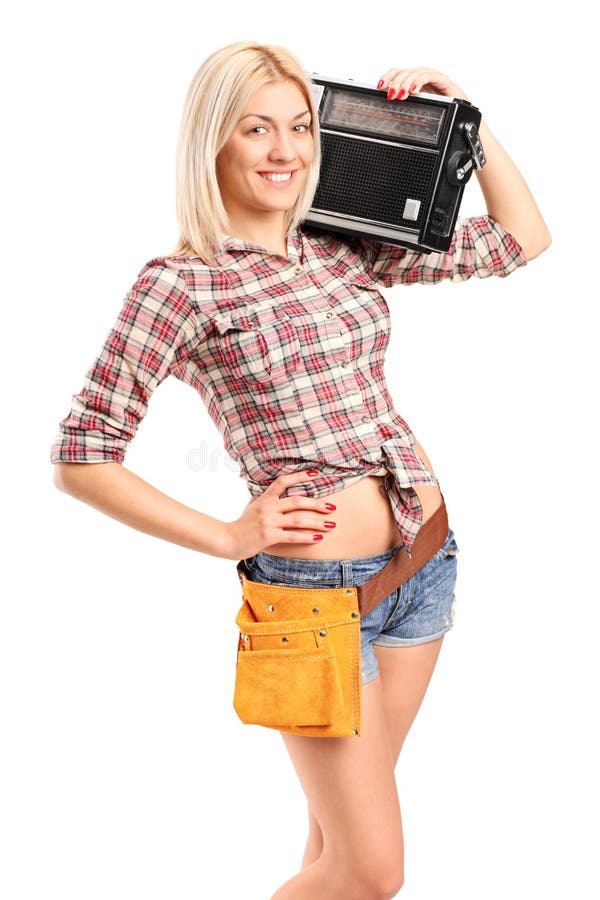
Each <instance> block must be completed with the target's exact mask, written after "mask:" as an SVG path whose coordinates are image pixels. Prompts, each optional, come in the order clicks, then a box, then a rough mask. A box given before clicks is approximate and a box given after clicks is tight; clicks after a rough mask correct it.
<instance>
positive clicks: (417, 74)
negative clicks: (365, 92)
mask: <svg viewBox="0 0 600 900" xmlns="http://www.w3.org/2000/svg"><path fill="white" fill-rule="evenodd" d="M377 87H378V89H379V90H381V91H387V96H388V100H404V99H405V98H406V97H408V96H409V95H410V94H416V93H418V92H419V91H423V90H424V91H426V92H427V93H432V94H443V95H445V96H447V97H463V98H465V97H464V93H463V92H462V91H461V89H460V88H459V87H457V85H455V84H453V82H452V81H450V79H449V78H448V76H447V75H444V74H443V72H438V71H437V69H431V68H429V67H428V66H420V67H413V68H409V69H388V70H387V72H385V74H384V75H382V76H381V78H380V80H379V82H378V84H377ZM465 99H466V98H465Z"/></svg>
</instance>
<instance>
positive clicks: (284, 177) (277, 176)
mask: <svg viewBox="0 0 600 900" xmlns="http://www.w3.org/2000/svg"><path fill="white" fill-rule="evenodd" d="M261 175H262V177H263V178H266V179H267V181H289V180H290V178H291V177H292V173H291V172H282V173H279V172H269V173H264V172H261Z"/></svg>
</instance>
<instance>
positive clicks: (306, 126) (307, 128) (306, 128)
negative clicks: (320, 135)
mask: <svg viewBox="0 0 600 900" xmlns="http://www.w3.org/2000/svg"><path fill="white" fill-rule="evenodd" d="M294 128H300V129H302V130H301V131H300V134H302V133H303V132H305V131H310V122H302V123H301V124H300V125H294Z"/></svg>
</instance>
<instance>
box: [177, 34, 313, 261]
mask: <svg viewBox="0 0 600 900" xmlns="http://www.w3.org/2000/svg"><path fill="white" fill-rule="evenodd" d="M288 80H290V81H294V82H295V83H296V84H297V85H298V87H299V88H300V90H301V91H302V93H303V95H304V97H305V99H306V103H307V106H308V108H309V109H310V111H311V116H312V125H311V131H312V134H313V138H314V159H313V162H312V164H311V167H310V170H309V173H308V177H307V179H306V182H305V184H304V186H303V188H302V190H301V192H300V195H299V197H298V200H297V201H296V203H295V205H294V206H293V207H292V208H291V209H289V210H288V211H287V212H286V227H287V230H288V231H289V230H291V229H293V228H295V227H296V226H297V225H298V224H299V223H300V221H301V220H302V219H303V218H304V217H305V216H306V214H307V212H308V210H309V209H310V206H311V203H312V199H313V196H314V193H315V191H316V188H317V182H318V180H319V168H320V162H321V154H320V136H319V123H318V114H317V110H316V108H315V103H314V100H313V94H312V91H311V84H310V78H309V76H308V74H307V73H306V72H305V70H304V69H303V67H302V65H301V63H300V62H299V60H297V59H296V58H295V57H294V56H293V55H292V54H291V53H290V52H289V51H288V50H286V49H285V48H284V47H279V46H276V45H272V44H269V45H266V44H257V43H254V42H248V41H239V42H237V43H234V44H228V45H227V46H226V47H222V48H221V49H220V50H217V51H216V52H215V53H213V54H212V55H211V56H209V57H208V59H206V60H205V61H204V62H203V63H202V65H201V66H200V68H199V69H198V71H197V72H196V74H195V75H194V78H193V79H192V83H191V84H190V86H189V89H188V92H187V96H186V99H185V104H184V108H183V115H182V120H181V128H180V131H179V141H178V146H177V166H176V204H177V219H178V222H179V230H180V235H179V241H178V243H177V246H176V247H175V249H174V250H173V251H172V252H171V253H169V254H168V256H184V257H188V256H199V257H200V258H201V259H202V260H203V261H204V262H206V263H207V265H214V264H215V259H214V256H213V254H214V253H215V252H218V250H219V247H220V245H221V240H222V236H223V235H227V234H229V233H230V230H231V225H230V222H229V219H228V216H227V211H226V210H225V207H224V205H223V200H222V197H221V191H220V189H219V183H218V180H217V171H216V160H217V156H218V154H219V152H220V150H221V149H222V147H223V145H224V144H225V143H226V142H227V140H228V138H229V137H230V135H231V133H232V132H233V129H234V128H235V126H236V124H237V122H238V121H239V119H240V118H241V116H242V114H243V111H244V109H245V107H246V104H247V103H248V101H249V100H250V97H252V95H253V94H254V92H255V91H256V90H258V89H259V88H261V87H262V86H263V85H265V84H269V83H270V82H273V81H288Z"/></svg>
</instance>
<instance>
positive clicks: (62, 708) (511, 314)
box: [0, 0, 599, 900]
mask: <svg viewBox="0 0 600 900" xmlns="http://www.w3.org/2000/svg"><path fill="white" fill-rule="evenodd" d="M3 31H4V41H3V44H4V47H3V58H2V63H1V64H2V73H1V74H2V94H3V103H2V108H3V119H4V126H5V128H4V138H3V141H2V154H3V165H2V176H3V182H4V184H3V188H2V196H3V201H2V205H3V213H4V215H3V220H4V221H3V225H2V227H3V235H2V241H1V244H0V246H1V248H2V252H3V265H2V293H3V297H2V303H3V319H4V323H5V328H6V330H5V332H4V341H3V344H4V354H3V359H2V363H3V368H4V373H3V378H2V390H3V412H4V415H3V426H4V429H3V430H4V437H3V440H2V448H3V453H4V465H3V474H4V488H3V494H4V497H3V501H4V502H3V504H2V506H3V519H4V523H5V529H6V530H5V536H4V540H3V549H4V551H5V562H4V564H3V574H4V575H5V578H6V586H5V589H4V591H3V600H2V610H1V622H0V626H1V627H0V685H1V687H0V691H1V694H0V697H1V701H0V702H1V706H0V722H1V727H2V730H3V735H2V739H1V743H0V752H1V753H2V755H3V762H2V764H1V766H0V772H1V775H0V778H1V785H0V787H1V797H0V809H1V813H0V815H1V820H0V823H1V828H2V834H1V835H0V847H1V848H2V850H1V853H2V855H3V856H4V860H3V862H2V865H1V867H0V868H1V871H2V874H1V875H0V879H1V883H0V888H1V890H2V894H3V896H4V897H5V898H6V900H33V898H35V900H38V898H46V897H60V898H61V900H72V898H73V900H74V898H77V900H80V898H86V900H100V898H101V900H106V898H108V897H110V898H111V900H125V898H126V900H135V898H144V900H155V898H161V900H163V898H164V900H167V898H169V900H171V898H174V897H177V898H178V900H189V898H197V897H210V898H231V897H238V896H240V897H241V896H244V897H245V898H247V900H266V898H268V897H270V896H271V894H272V893H273V892H274V891H275V889H276V888H277V887H278V886H279V885H280V884H281V883H283V882H284V881H285V880H286V879H287V878H289V877H290V876H291V875H292V874H293V873H294V872H295V871H297V870H298V868H299V865H300V860H301V856H302V851H303V846H304V840H305V836H306V806H305V800H304V796H303V794H302V792H301V789H300V787H299V784H298V782H297V780H296V776H295V773H294V771H293V768H292V766H291V763H290V761H289V758H288V757H287V754H286V751H285V748H284V745H283V742H282V741H281V738H280V736H279V735H278V734H277V732H271V731H268V730H266V729H260V728H257V727H249V726H244V725H242V724H241V723H240V722H239V721H238V719H237V717H236V715H235V712H234V710H233V707H232V705H231V698H232V692H233V679H234V667H235V647H236V642H237V629H236V626H235V623H234V618H235V614H236V612H237V609H238V606H239V602H240V598H239V591H238V582H237V576H236V573H235V563H234V562H233V561H229V560H224V559H217V558H215V557H210V556H207V555H199V554H195V553H193V552H192V551H189V550H186V549H183V548H181V547H178V546H176V545H174V544H169V543H167V542H163V541H160V540H157V539H153V538H151V537H149V536H147V535H144V534H141V533H139V532H137V531H134V530H133V529H129V528H126V527H125V526H124V525H121V524H120V523H119V522H117V521H115V520H113V519H110V518H108V517H106V516H103V515H101V514H99V513H98V512H97V511H95V510H94V509H92V508H90V507H88V506H86V505H84V504H82V503H79V502H77V501H75V500H74V499H72V498H71V497H69V496H67V495H65V494H62V493H60V492H59V491H57V490H56V489H55V487H54V486H53V484H52V474H53V470H52V466H51V464H50V462H49V450H50V444H51V442H52V440H53V438H54V435H55V433H56V431H57V429H58V422H59V420H60V419H62V418H63V417H64V416H65V415H66V414H67V412H68V409H69V406H70V401H71V395H72V394H74V393H76V392H78V391H79V389H80V387H81V384H82V381H83V376H84V373H85V371H86V369H87V368H88V367H89V365H90V364H91V363H92V362H93V360H94V358H95V356H96V353H97V352H98V351H99V349H100V347H101V345H102V343H103V341H104V338H105V336H106V334H107V333H108V330H109V328H110V326H111V325H112V323H113V321H114V319H115V318H116V316H117V314H118V312H119V309H120V307H121V304H122V301H123V298H124V296H125V293H126V291H127V289H128V288H129V287H130V285H131V284H132V283H133V281H134V280H135V278H136V276H137V273H138V272H139V270H140V269H141V268H142V266H143V264H144V263H145V262H146V261H147V260H148V259H150V258H152V257H153V256H155V255H160V254H161V253H165V252H169V251H170V250H171V249H172V248H173V246H174V244H175V240H176V237H177V225H176V218H175V196H174V162H175V146H176V137H177V130H178V127H179V117H180V114H181V109H182V106H183V100H184V96H185V92H186V90H187V87H188V84H189V82H190V80H191V78H192V76H193V74H194V72H195V71H196V69H197V68H198V66H199V65H200V63H201V62H202V60H203V59H204V58H205V57H206V56H207V55H208V54H209V53H211V52H212V51H213V50H215V49H217V48H218V47H220V46H222V45H223V44H227V43H230V42H232V41H234V40H242V39H253V40H260V41H262V42H273V43H280V44H284V45H286V46H288V47H290V49H292V50H293V51H294V52H295V53H296V54H297V55H298V56H299V57H300V58H301V59H302V61H303V63H304V65H305V67H306V68H307V70H308V71H315V72H321V73H324V74H337V75H341V76H344V77H345V76H350V77H354V78H356V79H357V80H362V81H369V82H372V83H374V84H375V83H376V82H377V80H378V79H379V77H380V75H381V74H382V73H383V72H384V71H385V70H386V69H387V68H389V67H391V66H405V65H431V66H434V67H436V68H438V69H441V70H442V71H446V72H448V74H449V75H450V76H451V77H452V78H453V79H454V80H455V81H456V82H457V83H458V84H459V85H461V87H463V89H464V90H465V91H466V93H467V95H468V96H469V97H470V99H471V100H472V102H473V103H475V104H476V105H478V106H479V107H480V108H481V109H482V111H483V113H484V115H485V117H486V119H487V121H488V123H489V125H490V127H491V128H492V130H493V131H494V132H495V134H496V135H497V137H498V138H499V140H500V141H501V142H502V143H503V144H504V146H505V147H506V149H507V150H508V151H509V153H511V155H512V156H513V157H514V159H515V160H516V162H517V164H518V165H519V167H520V168H521V171H522V172H523V174H524V175H525V177H526V179H527V181H528V183H529V184H530V186H531V188H532V190H533V193H534V195H535V197H536V198H537V200H538V203H539V206H540V208H541V210H542V211H543V214H544V215H545V217H546V220H547V222H548V224H549V227H550V230H551V232H552V235H553V244H552V247H551V248H550V249H549V250H548V251H547V252H546V253H545V254H543V255H542V256H541V257H540V258H538V259H536V260H535V261H533V262H532V263H530V264H529V265H528V266H527V267H525V268H522V269H521V270H519V271H517V272H516V273H515V274H514V275H511V276H510V277H509V278H508V279H505V280H502V279H488V280H486V281H477V280H475V279H473V280H472V281H470V282H467V283H465V284H462V285H452V284H442V285H439V286H437V287H436V288H435V289H434V288H432V287H423V286H414V287H412V288H411V289H410V290H408V289H402V288H395V289H393V290H390V291H386V296H387V299H388V302H389V304H390V307H391V311H392V328H393V334H392V342H391V345H390V348H389V352H388V361H387V376H388V382H389V386H390V389H391V391H392V395H393V397H394V400H395V404H396V408H397V409H398V410H399V411H400V412H401V414H402V415H403V416H405V418H406V419H407V420H408V422H409V423H410V424H411V426H412V427H413V429H414V431H415V433H416V434H417V437H418V438H419V440H420V441H421V442H422V443H423V444H424V446H425V448H426V450H427V451H428V453H429V455H430V458H431V460H432V463H433V465H434V468H435V469H436V472H437V475H438V477H439V479H440V482H441V484H442V488H443V491H444V494H445V497H446V501H447V504H448V507H449V510H450V513H451V524H452V527H453V529H454V531H455V533H456V536H457V540H458V543H459V546H460V548H461V555H460V557H459V567H460V568H459V585H458V590H457V593H458V605H457V614H456V623H455V628H454V630H453V631H451V632H450V634H449V635H448V637H447V639H446V641H445V644H444V647H443V649H442V653H441V656H440V659H439V663H438V666H437V669H436V671H435V673H434V676H433V679H432V682H431V685H430V687H429V691H428V694H427V696H426V698H425V701H424V703H423V706H422V708H421V710H420V712H419V715H418V717H417V720H416V722H415V724H414V726H413V728H412V731H411V733H410V735H409V737H408V739H407V742H406V745H405V748H404V750H403V752H402V756H401V758H400V762H399V764H398V769H397V778H398V786H399V793H400V799H401V806H402V812H403V822H404V829H405V838H406V883H405V886H404V888H403V890H402V892H401V895H402V897H404V898H405V900H442V898H444V900H482V898H485V900H501V898H502V900H505V898H506V897H516V898H521V897H523V898H525V897H527V898H530V897H536V898H537V897H543V898H545V900H555V898H563V897H564V898H567V897H568V898H571V897H574V898H577V900H588V898H589V900H591V898H592V897H597V896H598V893H597V891H598V884H597V882H598V877H597V871H596V870H595V869H593V868H592V860H593V856H594V853H595V851H596V849H597V843H598V834H597V832H596V821H595V816H594V813H595V809H596V806H597V803H598V792H597V788H598V784H597V779H596V770H597V760H598V752H599V747H598V744H597V743H596V739H595V737H594V732H593V727H594V724H595V723H594V720H595V719H596V718H597V699H596V684H595V682H596V683H597V678H598V671H597V668H596V659H595V657H596V633H597V629H598V625H599V617H598V612H597V608H598V600H599V592H598V588H597V581H596V569H597V567H596V565H595V564H594V559H595V556H596V553H597V530H596V525H597V517H596V515H595V513H596V509H597V504H598V492H597V459H598V452H597V451H598V448H597V443H596V437H595V426H596V418H597V409H598V400H597V383H598V382H597V369H596V365H595V359H596V357H597V334H598V332H597V328H595V327H593V322H594V321H595V305H596V303H597V288H596V276H597V266H598V263H597V256H598V254H597V250H596V243H597V236H596V235H597V229H596V228H594V226H595V224H596V216H595V211H596V210H597V193H596V196H595V197H594V196H593V194H594V190H595V184H596V183H597V180H598V174H597V165H596V163H595V162H594V161H593V158H594V155H595V143H594V141H593V140H591V139H590V135H589V134H588V130H589V128H590V123H591V121H593V120H594V119H596V118H597V115H596V105H597V98H596V97H595V93H594V91H593V88H594V82H593V80H592V77H591V65H589V63H588V54H589V53H591V31H592V29H591V25H590V22H589V21H588V22H586V21H585V18H584V13H583V12H582V11H581V8H580V9H578V5H577V4H570V5H569V7H568V10H567V9H566V8H565V9H563V10H560V8H559V11H557V12H553V11H552V8H551V7H549V6H548V5H546V4H542V3H538V4H531V3H530V4H524V3H516V2H513V0H507V2H505V3H503V4H479V5H473V4H462V5H460V4H459V5H455V6H454V7H452V9H451V8H450V7H449V6H448V4H447V3H445V2H444V3H442V2H439V0H435V2H429V3H428V4H427V5H426V7H423V8H422V7H421V5H420V4H414V5H409V4H390V3H385V4H378V5H376V4H364V5H362V4H361V5H360V6H359V5H352V4H345V5H340V6H338V5H337V4H330V5H329V6H327V5H325V4H323V3H308V4H306V3H305V4H293V5H291V6H286V5H285V4H284V5H281V4H277V5H275V4H250V3H240V2H228V3H227V4H214V5H211V6H208V5H206V4H201V3H199V2H197V3H189V2H184V0H172V2H171V3H169V4H165V3H162V4H161V3H156V2H151V0H146V2H144V3H141V2H140V3H136V2H130V0H123V2H120V3H114V2H108V3H105V4H103V5H94V6H90V5H88V4H81V3H79V4H78V3H74V2H73V3H68V2H60V0H58V2H54V3H50V4H41V3H39V4H34V3H26V2H25V3H22V4H20V5H19V7H18V12H16V11H13V13H12V15H11V18H10V20H9V21H8V22H5V27H4V29H3ZM586 151H589V152H590V153H591V158H590V157H589V156H588V155H587V152H586ZM588 160H589V161H588ZM588 210H594V216H592V215H589V214H588ZM480 212H484V204H483V198H482V196H481V194H480V191H479V188H478V186H477V184H476V179H475V178H473V179H472V181H471V183H470V184H469V186H468V188H467V192H466V195H465V200H464V204H463V208H462V210H461V213H462V214H464V213H467V214H469V213H472V214H476V213H480ZM7 320H8V322H7ZM414 372H418V373H419V375H418V378H414V377H409V373H414ZM198 451H200V453H204V462H202V461H200V464H199V465H194V464H193V460H194V459H196V461H198V459H199V458H200V459H201V457H198ZM126 465H127V466H128V467H129V468H130V469H132V470H133V471H135V472H136V473H137V474H139V475H140V476H141V477H143V478H145V479H147V480H148V481H150V482H151V483H152V484H154V485H156V486H157V487H158V488H160V489H161V490H163V491H165V492H166V493H168V494H170V495H171V496H173V497H175V498H177V499H178V500H180V501H182V502H184V503H186V504H188V505H190V506H194V507H197V508H198V509H200V510H202V511H203V512H206V513H208V514H210V515H213V516H216V517H218V518H221V519H223V520H232V519H234V518H237V517H238V516H239V515H240V513H241V511H242V509H243V507H244V506H245V504H246V503H247V501H248V499H249V495H248V493H247V491H246V488H245V485H244V482H243V481H242V480H241V479H240V478H239V477H238V472H237V468H236V467H235V465H234V464H233V463H232V462H231V461H229V460H228V459H227V458H226V457H225V455H224V453H223V451H222V449H221V443H220V438H219V435H218V432H217V430H216V428H215V426H214V425H213V423H212V421H211V420H210V418H209V417H208V414H207V413H206V411H205V409H204V407H203V406H202V402H201V400H200V398H199V397H198V396H197V395H196V394H195V393H194V392H193V391H192V390H191V389H190V388H189V387H187V386H184V385H182V384H181V383H179V382H177V381H175V380H174V379H168V380H167V381H166V382H164V383H163V384H162V385H161V386H160V387H159V388H158V390H157V391H156V393H155V395H154V396H153V398H152V401H151V404H150V409H149V412H148V415H147V417H146V419H145V421H144V423H143V424H142V426H141V427H140V430H139V432H138V434H137V436H136V438H135V440H134V441H133V443H132V444H131V446H130V449H129V451H128V455H127V461H126Z"/></svg>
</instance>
